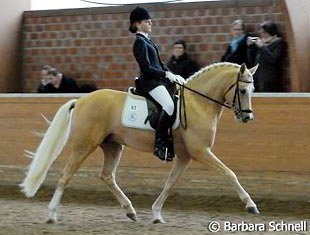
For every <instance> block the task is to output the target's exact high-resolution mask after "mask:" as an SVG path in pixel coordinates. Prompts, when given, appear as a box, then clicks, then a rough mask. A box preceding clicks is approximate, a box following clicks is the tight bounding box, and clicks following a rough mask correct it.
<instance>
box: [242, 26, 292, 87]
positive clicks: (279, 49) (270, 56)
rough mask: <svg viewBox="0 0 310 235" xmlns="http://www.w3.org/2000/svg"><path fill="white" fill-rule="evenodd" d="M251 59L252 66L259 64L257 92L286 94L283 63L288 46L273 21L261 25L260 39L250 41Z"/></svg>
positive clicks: (255, 76) (256, 83) (256, 75)
mask: <svg viewBox="0 0 310 235" xmlns="http://www.w3.org/2000/svg"><path fill="white" fill-rule="evenodd" d="M248 45H249V48H250V50H249V58H250V60H251V63H252V65H254V64H259V68H258V70H257V71H256V73H255V75H254V84H255V90H256V91H258V92H284V91H285V89H284V87H285V84H284V80H283V67H284V66H283V62H284V59H285V57H286V55H287V45H286V43H285V42H284V40H283V39H282V37H281V35H280V32H279V30H278V27H277V25H276V24H275V23H273V22H271V21H266V22H264V23H262V24H261V25H260V37H259V38H254V39H251V38H250V39H249V40H248Z"/></svg>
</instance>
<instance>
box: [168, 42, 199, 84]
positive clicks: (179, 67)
mask: <svg viewBox="0 0 310 235" xmlns="http://www.w3.org/2000/svg"><path fill="white" fill-rule="evenodd" d="M167 67H168V68H169V69H170V70H171V71H172V72H173V73H175V74H178V75H180V76H181V77H183V78H184V79H187V78H189V77H190V76H191V75H192V74H194V73H195V72H196V71H198V70H199V67H198V65H197V63H196V61H194V60H193V59H191V58H190V57H189V56H188V55H187V52H186V42H185V41H184V40H181V39H179V40H176V41H175V42H174V43H173V51H172V56H171V57H170V59H169V61H168V63H167Z"/></svg>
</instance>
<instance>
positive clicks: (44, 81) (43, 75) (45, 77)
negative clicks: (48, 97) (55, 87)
mask: <svg viewBox="0 0 310 235" xmlns="http://www.w3.org/2000/svg"><path fill="white" fill-rule="evenodd" d="M52 68H53V67H52V66H50V65H43V66H42V69H41V74H40V76H41V83H40V86H39V88H38V89H40V87H41V86H46V85H47V84H48V75H47V72H48V71H49V70H50V69H52Z"/></svg>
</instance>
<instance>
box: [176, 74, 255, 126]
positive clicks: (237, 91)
mask: <svg viewBox="0 0 310 235" xmlns="http://www.w3.org/2000/svg"><path fill="white" fill-rule="evenodd" d="M243 72H244V70H243V71H242V70H240V71H239V72H238V76H237V79H236V81H235V82H234V83H233V84H232V85H231V86H230V87H229V88H228V89H227V91H226V92H225V93H224V97H225V96H226V94H227V93H228V92H229V91H230V90H231V89H232V88H233V87H234V86H236V88H235V92H234V97H233V102H232V104H230V105H229V104H227V103H225V102H221V101H218V100H216V99H214V98H212V97H210V96H207V95H205V94H202V93H200V92H198V91H195V90H193V89H191V88H189V87H187V86H185V85H183V84H180V83H178V82H174V83H175V84H177V85H179V86H180V122H181V126H182V127H183V128H184V129H186V128H187V117H186V112H185V98H184V89H186V90H189V91H191V92H193V93H195V94H197V95H199V96H202V97H203V98H205V99H208V100H211V101H212V102H214V103H217V104H219V105H221V106H223V107H225V108H227V109H231V110H233V111H234V113H235V115H237V116H238V115H240V114H241V113H253V111H252V110H251V109H242V107H241V99H240V86H239V83H240V82H242V83H248V84H250V83H253V81H244V80H241V79H240V77H241V74H243ZM236 102H238V106H237V105H236ZM182 108H183V115H184V120H182V115H181V111H182Z"/></svg>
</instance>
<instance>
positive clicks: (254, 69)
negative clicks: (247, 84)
mask: <svg viewBox="0 0 310 235" xmlns="http://www.w3.org/2000/svg"><path fill="white" fill-rule="evenodd" d="M258 66H259V64H257V65H256V66H254V67H253V68H250V69H249V71H250V73H251V74H252V75H254V74H255V73H256V71H257V69H258Z"/></svg>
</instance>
